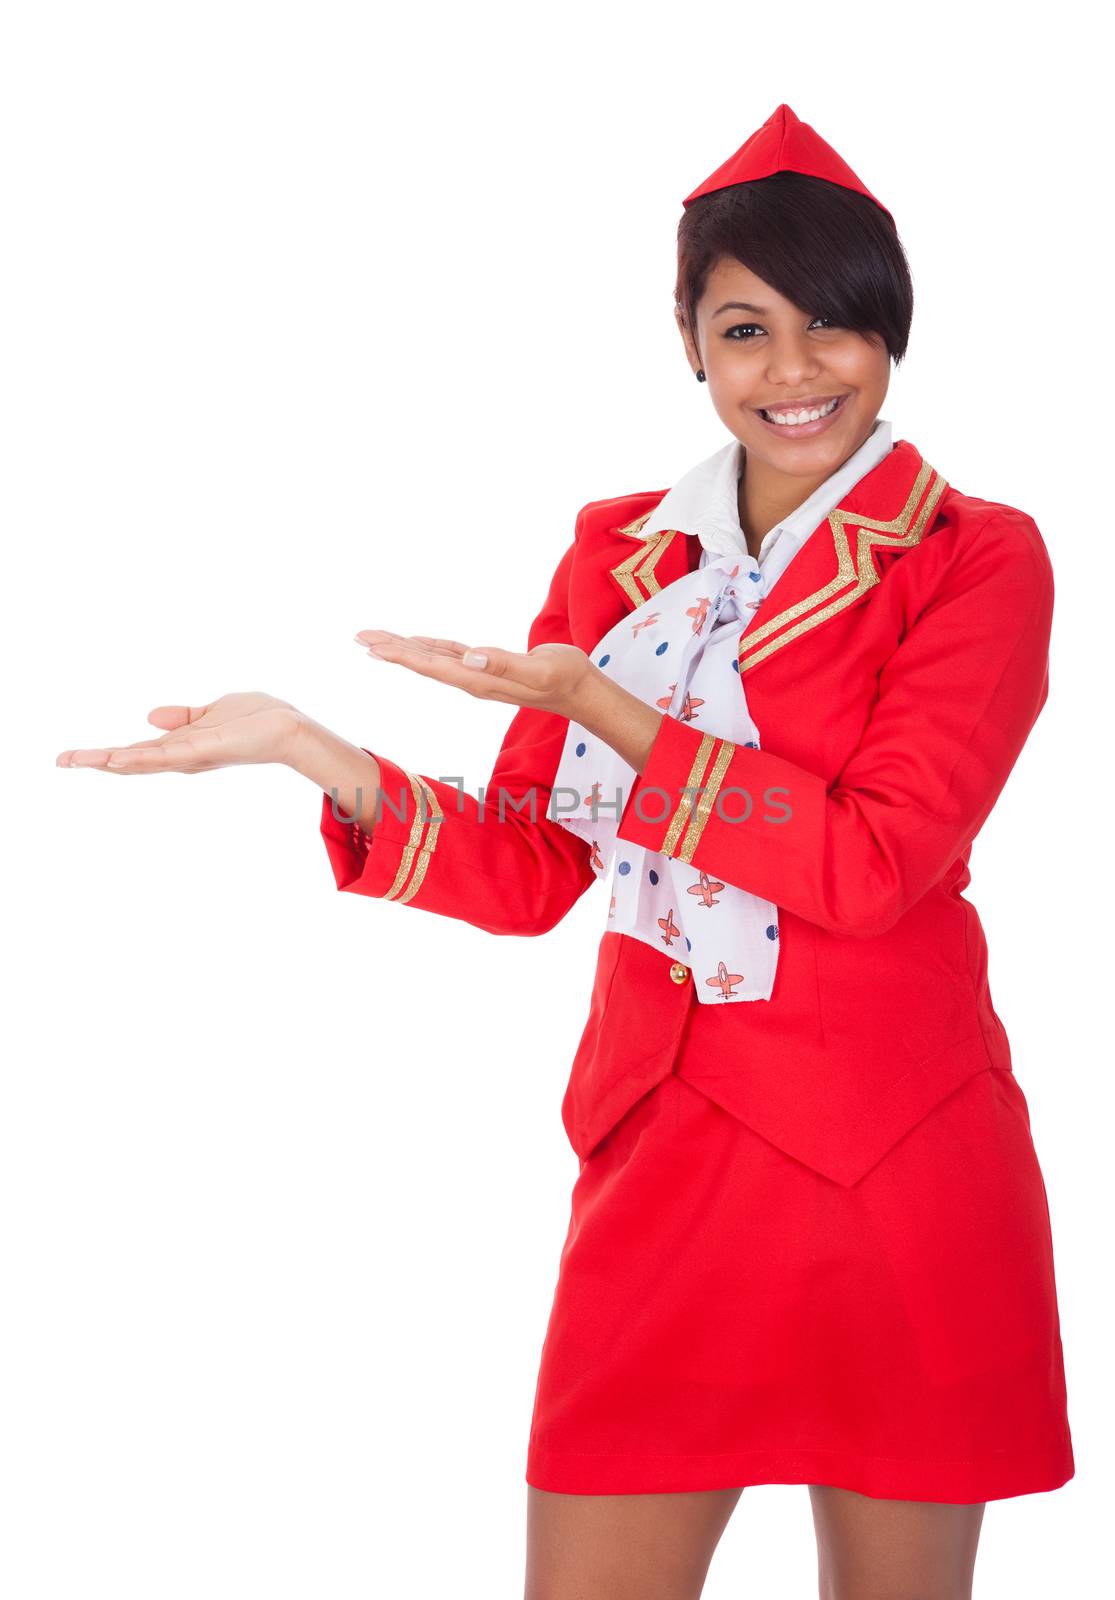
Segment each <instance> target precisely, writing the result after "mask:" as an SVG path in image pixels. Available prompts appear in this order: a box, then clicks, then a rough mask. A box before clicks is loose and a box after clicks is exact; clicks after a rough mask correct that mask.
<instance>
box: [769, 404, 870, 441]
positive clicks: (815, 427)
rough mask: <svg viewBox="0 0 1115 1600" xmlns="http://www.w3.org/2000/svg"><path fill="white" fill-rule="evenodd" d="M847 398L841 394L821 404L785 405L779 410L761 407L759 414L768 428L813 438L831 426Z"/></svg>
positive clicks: (795, 437) (793, 437) (794, 435)
mask: <svg viewBox="0 0 1115 1600" xmlns="http://www.w3.org/2000/svg"><path fill="white" fill-rule="evenodd" d="M847 399H848V396H847V395H846V394H841V395H836V396H835V397H834V398H833V399H831V400H826V401H823V402H822V403H821V404H820V405H813V406H799V407H796V408H795V407H783V408H780V409H779V410H777V411H768V410H764V409H763V408H761V407H760V409H759V412H758V415H759V416H760V417H761V418H762V420H763V421H764V422H765V423H766V425H767V427H768V428H772V429H777V431H778V432H779V433H782V434H785V435H787V436H788V437H789V438H792V439H802V438H812V437H813V435H814V434H817V433H821V432H823V430H824V429H825V428H826V427H828V426H829V424H830V421H831V419H832V418H833V417H834V416H835V415H836V413H837V412H838V411H839V410H840V408H841V407H842V406H843V405H844V403H845V401H846V400H847Z"/></svg>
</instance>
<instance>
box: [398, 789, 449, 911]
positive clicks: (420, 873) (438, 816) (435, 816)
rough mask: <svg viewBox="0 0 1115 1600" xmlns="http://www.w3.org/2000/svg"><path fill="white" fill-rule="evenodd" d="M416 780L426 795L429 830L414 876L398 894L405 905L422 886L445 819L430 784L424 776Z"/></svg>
mask: <svg viewBox="0 0 1115 1600" xmlns="http://www.w3.org/2000/svg"><path fill="white" fill-rule="evenodd" d="M418 782H419V783H420V784H421V785H422V793H423V794H424V795H425V796H426V805H427V808H428V812H429V817H430V831H429V833H428V834H427V835H426V839H425V843H424V844H423V845H422V846H421V848H420V849H419V851H418V864H417V866H416V867H415V869H414V876H413V877H412V878H411V880H410V884H409V886H408V887H407V889H406V892H405V893H404V894H401V895H400V896H399V904H400V905H405V903H406V902H407V901H408V900H411V899H413V898H414V896H415V895H416V894H417V893H418V891H419V889H420V888H421V887H422V879H423V878H424V877H425V876H426V868H427V867H428V866H429V865H430V857H431V856H432V855H433V853H434V851H435V850H436V849H437V836H438V829H439V828H440V827H441V825H442V823H443V822H444V820H445V816H444V813H443V812H442V809H441V807H440V806H439V805H438V803H437V795H436V794H435V793H434V791H433V790H432V789H431V788H430V785H429V784H428V783H427V782H426V780H425V778H419V780H418Z"/></svg>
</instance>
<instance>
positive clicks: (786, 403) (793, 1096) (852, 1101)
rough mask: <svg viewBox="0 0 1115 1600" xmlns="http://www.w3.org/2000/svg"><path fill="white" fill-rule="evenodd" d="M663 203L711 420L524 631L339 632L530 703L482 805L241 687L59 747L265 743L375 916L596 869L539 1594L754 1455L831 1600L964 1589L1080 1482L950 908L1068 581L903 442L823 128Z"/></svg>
mask: <svg viewBox="0 0 1115 1600" xmlns="http://www.w3.org/2000/svg"><path fill="white" fill-rule="evenodd" d="M683 208H684V214H683V216H682V219H681V223H680V226H679V230H678V275H677V285H676V303H675V318H676V322H677V327H678V330H679V333H680V335H681V339H682V343H683V347H684V351H685V357H686V359H687V361H688V363H689V367H690V369H691V370H692V372H694V373H695V374H696V376H697V378H698V380H700V381H705V382H707V384H708V391H709V395H710V398H711V400H712V404H713V408H714V411H715V413H716V415H717V417H718V418H719V420H720V422H721V423H722V424H723V426H724V428H725V429H726V431H727V434H728V436H729V437H728V439H727V441H726V442H724V443H723V444H722V445H721V446H720V447H719V448H718V449H717V450H716V451H715V452H714V453H712V454H711V455H709V456H708V457H707V458H706V459H705V460H702V461H700V462H698V463H696V464H695V465H694V466H693V467H691V468H690V469H689V470H688V471H687V472H685V473H684V474H683V475H682V476H681V477H680V478H679V479H678V481H677V482H675V483H674V484H673V485H672V487H670V488H668V489H665V490H657V491H653V492H649V493H635V494H619V495H617V496H614V497H610V498H607V499H603V500H597V501H591V502H589V503H588V504H586V505H585V506H583V507H582V509H581V511H580V512H579V514H578V516H577V519H576V525H575V527H574V530H573V537H572V541H571V542H570V544H569V545H568V548H567V549H566V550H565V551H564V553H563V554H562V555H561V557H560V559H559V560H558V561H557V564H556V567H555V570H554V574H553V577H552V580H551V582H550V586H549V589H548V592H547V594H546V596H545V598H544V600H543V602H542V605H541V608H540V610H539V611H538V613H537V615H536V616H535V618H534V621H533V622H532V624H531V626H530V628H529V631H528V633H527V639H526V649H525V650H512V649H508V648H506V647H504V646H499V645H496V644H488V643H483V642H481V643H479V644H475V643H474V644H466V643H464V642H462V641H461V640H459V639H447V638H437V637H433V636H427V635H411V636H404V635H400V634H396V633H392V632H390V631H389V630H386V629H382V628H369V629H365V630H362V631H361V632H360V633H358V634H357V636H356V642H357V643H358V644H360V645H361V646H363V647H364V648H365V650H366V651H367V653H368V655H369V657H370V658H374V659H376V660H378V661H380V662H383V663H386V664H388V666H389V667H395V668H398V669H401V670H402V671H404V672H412V673H414V674H416V675H418V676H422V677H427V678H433V679H435V680H437V681H439V682H441V683H442V684H444V685H445V686H446V688H447V690H449V691H451V692H452V691H455V692H457V693H459V694H465V695H468V696H471V697H473V698H479V699H488V700H493V701H496V702H500V703H503V704H507V705H509V706H512V707H514V708H515V710H514V715H513V717H512V719H511V722H510V725H509V727H508V729H507V732H506V735H505V737H504V739H503V742H502V745H501V747H500V750H499V753H498V756H497V759H496V762H495V766H494V769H493V771H492V773H491V776H490V778H489V780H488V782H487V784H486V785H485V786H484V791H483V793H484V795H485V799H484V800H481V799H480V798H479V796H473V795H472V794H469V793H467V792H462V791H461V790H460V789H459V788H458V787H457V786H456V785H455V784H453V783H450V782H448V781H446V780H443V779H438V778H433V777H430V776H428V775H427V774H425V773H418V772H409V771H406V770H404V769H403V768H401V767H399V766H398V764H397V763H395V762H394V761H392V760H391V759H390V757H389V756H387V755H385V754H381V753H379V752H375V751H372V750H370V749H368V748H366V747H363V746H358V745H354V744H351V743H349V742H348V741H347V740H345V739H342V738H341V737H340V736H338V735H337V734H334V733H332V732H330V731H329V730H328V729H326V728H323V727H322V726H321V725H320V724H318V723H316V722H314V721H313V720H312V719H311V718H309V717H307V716H306V715H305V714H304V713H302V712H301V711H299V710H298V709H297V708H296V707H294V706H292V705H290V704H289V703H288V702H286V701H282V700H277V699H275V698H274V697H273V696H270V695H266V694H263V693H251V694H234V695H227V696H224V697H222V698H221V699H220V700H217V701H215V702H213V703H212V704H211V705H207V706H193V707H188V706H163V707H159V708H157V709H156V710H155V711H153V712H152V713H151V714H150V718H149V720H150V721H151V722H153V723H154V724H155V726H157V727H159V728H162V729H163V730H164V732H163V733H162V735H161V736H160V737H158V738H154V739H148V740H142V741H139V742H138V743H137V744H134V745H130V746H124V747H117V748H115V749H101V750H85V751H72V750H71V751H65V752H63V753H62V755H60V756H59V758H58V759H59V764H61V765H70V766H91V767H97V768H102V769H104V770H106V771H109V770H111V771H114V772H117V773H122V774H142V773H151V772H162V771H182V772H200V771H207V770H210V769H212V768H214V767H218V766H223V765H229V764H232V763H237V762H255V763H265V762H274V763H282V764H285V765H288V766H291V767H293V768H294V769H295V770H297V771H299V772H300V773H302V774H303V775H304V776H305V777H307V778H308V779H309V780H310V781H311V782H312V783H313V784H314V785H315V786H316V787H317V789H318V790H319V792H320V801H321V811H320V820H319V824H318V826H319V829H320V834H321V837H322V839H323V841H324V846H325V850H326V852H327V856H328V860H329V864H330V867H331V869H332V873H333V877H334V881H335V883H336V886H337V888H338V889H339V890H342V891H344V892H346V893H352V894H358V895H361V896H364V897H366V898H367V899H368V900H371V901H379V902H394V905H393V907H392V909H391V911H390V912H383V915H395V914H397V913H396V911H395V909H394V907H395V906H400V907H406V908H407V909H408V910H409V911H414V910H417V911H420V912H431V913H434V914H437V915H440V916H444V917H449V918H457V919H459V920H462V921H466V922H468V923H470V924H472V925H473V926H476V927H479V928H482V929H485V930H486V931H488V932H491V933H494V934H500V935H508V934H512V935H526V936H537V935H540V934H544V933H546V932H547V931H548V930H549V929H551V928H552V927H553V926H554V925H555V924H556V923H557V922H558V921H559V920H560V919H561V918H562V917H563V916H565V915H566V913H567V912H568V911H569V910H570V908H571V907H572V906H573V905H574V904H575V903H576V902H577V900H578V899H579V897H580V896H581V895H582V894H584V893H585V892H586V891H587V890H588V889H589V888H590V887H591V886H592V885H593V884H594V883H595V882H596V881H597V880H598V879H604V880H606V881H607V884H608V889H607V892H606V896H605V897H603V898H602V905H601V910H602V912H603V913H604V915H603V916H602V921H603V924H604V927H603V932H602V937H601V941H600V949H599V956H598V961H597V967H596V974H595V979H594V984H593V989H592V994H591V997H590V1002H589V1008H588V1016H587V1018H586V1022H585V1027H584V1032H583V1035H582V1038H581V1042H580V1044H579V1046H578V1049H577V1053H576V1056H575V1058H574V1061H573V1063H572V1068H571V1072H570V1076H569V1082H568V1087H567V1089H566V1092H565V1097H564V1100H563V1102H562V1118H563V1122H564V1126H565V1128H566V1131H567V1133H568V1136H569V1140H570V1143H571V1145H572V1147H573V1149H574V1151H575V1152H576V1155H577V1157H578V1161H579V1174H578V1178H577V1180H576V1183H575V1185H574V1188H573V1194H572V1197H571V1205H570V1218H569V1230H568V1235H567V1238H566V1241H565V1244H564V1247H563V1249H562V1252H561V1259H560V1263H559V1270H558V1276H557V1284H556V1288H555V1293H554V1300H553V1306H552V1309H551V1313H550V1319H549V1323H548V1326H547V1330H546V1335H545V1339H544V1341H543V1346H542V1356H541V1362H540V1368H539V1374H538V1382H537V1386H536V1390H535V1396H534V1407H533V1413H532V1417H531V1425H530V1432H529V1439H528V1441H527V1451H526V1463H525V1466H526V1472H525V1475H526V1481H527V1485H528V1489H529V1492H528V1550H527V1584H526V1600H572V1597H573V1596H575V1595H576V1596H580V1595H585V1594H594V1595H607V1596H608V1597H609V1600H635V1597H638V1600H693V1597H695V1596H697V1595H699V1594H700V1592H701V1588H702V1586H703V1583H704V1579H705V1574H706V1572H707V1569H708V1566H709V1562H710V1560H711V1558H712V1554H713V1551H714V1549H715V1547H716V1543H717V1540H718V1539H719V1537H720V1535H721V1533H722V1531H723V1529H724V1526H725V1524H726V1523H727V1520H728V1518H729V1517H730V1515H731V1513H732V1509H733V1507H734V1506H735V1504H736V1501H737V1500H738V1497H739V1494H740V1492H741V1490H742V1489H743V1488H744V1487H745V1486H746V1485H749V1484H765V1483H793V1484H800V1485H808V1487H809V1492H810V1498H811V1505H812V1510H813V1516H814V1525H815V1531H816V1537H817V1548H818V1558H819V1560H818V1565H819V1573H820V1580H821V1592H822V1594H823V1596H824V1597H825V1600H851V1597H853V1596H854V1597H859V1596H862V1595H866V1594H880V1595H881V1594H886V1595H888V1596H893V1597H897V1596H898V1595H912V1594H915V1593H916V1594H933V1595H934V1596H939V1597H940V1600H945V1597H946V1596H947V1597H948V1600H960V1597H966V1596H968V1595H970V1593H971V1582H972V1571H973V1566H974V1562H975V1556H976V1547H977V1542H978V1537H979V1531H980V1526H981V1520H982V1517H983V1512H984V1506H985V1504H986V1502H987V1501H988V1500H994V1499H1002V1498H1006V1497H1008V1496H1014V1495H1023V1494H1033V1493H1037V1492H1041V1491H1045V1490H1051V1489H1055V1488H1057V1487H1059V1486H1060V1485H1061V1484H1063V1483H1065V1482H1066V1481H1067V1480H1068V1479H1069V1478H1071V1477H1072V1475H1073V1472H1074V1461H1073V1452H1072V1441H1071V1437H1070V1432H1069V1425H1068V1416H1067V1404H1066V1391H1065V1379H1064V1368H1063V1359H1062V1350H1061V1340H1060V1324H1059V1318H1058V1307H1057V1295H1056V1282H1055V1274H1054V1266H1053V1250H1052V1238H1051V1233H1050V1227H1049V1212H1048V1207H1047V1203H1046V1198H1045V1189H1044V1183H1043V1179H1042V1174H1041V1170H1040V1167H1039V1165H1038V1161H1037V1156H1036V1152H1035V1149H1034V1145H1033V1142H1032V1140H1031V1137H1030V1120H1029V1110H1028V1107H1027V1104H1026V1100H1025V1097H1024V1095H1023V1093H1022V1090H1021V1088H1020V1087H1019V1085H1018V1084H1017V1082H1016V1081H1015V1078H1014V1075H1013V1070H1012V1063H1011V1055H1010V1047H1009V1044H1008V1041H1007V1036H1006V1032H1005V1030H1004V1028H1003V1025H1002V1023H1001V1021H1000V1019H999V1017H998V1016H997V1014H996V1012H995V1009H994V1006H993V1004H992V1000H991V993H990V989H989V986H988V976H987V973H988V952H987V948H986V942H985V939H984V934H983V929H982V926H981V923H980V919H979V916H978V914H977V912H976V910H975V907H974V906H973V905H972V904H971V903H970V901H968V900H967V899H966V898H965V896H964V894H963V891H964V889H965V888H966V887H967V885H968V883H969V881H970V874H969V870H968V869H969V858H970V852H971V847H972V842H973V840H974V839H975V837H976V836H977V834H978V833H979V831H980V829H981V827H982V826H983V824H984V822H985V821H986V819H987V817H988V816H989V814H990V813H991V811H992V808H993V807H994V805H995V803H996V801H997V799H998V796H999V794H1000V793H1001V791H1002V789H1003V786H1004V785H1005V783H1006V782H1007V779H1008V777H1009V776H1010V773H1011V771H1012V769H1013V767H1014V764H1015V762H1016V760H1017V759H1018V756H1019V754H1020V752H1021V750H1022V748H1023V746H1024V745H1025V743H1026V740H1027V737H1028V735H1029V732H1030V730H1031V728H1032V727H1033V725H1034V722H1035V720H1036V718H1037V717H1038V715H1039V714H1040V712H1041V710H1042V708H1043V706H1044V704H1045V701H1046V697H1047V693H1048V651H1049V639H1050V630H1051V622H1052V611H1053V576H1052V568H1051V564H1050V560H1049V555H1048V552H1047V550H1046V547H1045V543H1044V540H1043V538H1042V535H1041V533H1040V531H1039V530H1038V527H1037V525H1036V524H1035V522H1034V521H1033V519H1032V518H1031V517H1030V516H1028V515H1027V513H1026V512H1024V511H1022V510H1019V509H1018V508H1016V507H1014V506H1010V505H1006V504H1003V503H1000V502H994V501H988V500H982V499H979V498H977V497H975V496H970V495H965V494H961V493H960V492H959V491H957V490H955V489H954V488H952V487H951V486H950V484H949V483H948V482H947V481H946V480H945V478H944V477H943V475H942V474H941V473H940V472H938V471H937V470H936V468H935V467H934V466H932V465H931V464H930V463H929V462H928V461H926V460H925V458H924V457H923V456H922V454H921V452H920V451H919V450H918V449H917V448H916V446H915V445H913V444H912V443H911V442H910V441H908V440H906V439H897V440H895V439H894V438H893V437H892V432H891V425H890V423H889V422H888V421H887V420H886V419H885V418H883V417H882V416H881V415H880V412H881V408H882V406H883V404H884V402H885V399H886V394H887V389H888V385H889V381H890V373H891V366H892V363H893V362H898V361H901V360H902V358H903V356H904V354H905V351H906V345H907V340H908V337H909V330H910V319H911V315H912V310H913V293H912V288H911V283H910V275H909V270H908V267H907V264H906V259H905V255H904V252H903V250H902V246H901V243H900V241H899V238H898V234H897V231H896V229H895V225H894V220H893V217H892V216H891V214H890V212H889V211H888V210H886V208H885V207H883V206H882V205H881V204H880V203H879V202H878V201H877V200H876V199H875V198H874V196H873V195H871V194H870V193H869V191H868V190H867V189H866V188H865V187H864V185H863V184H862V182H861V181H860V179H859V178H858V177H857V176H856V175H855V173H854V172H853V171H852V170H851V168H850V167H848V165H847V164H846V163H845V162H844V161H843V160H842V159H841V157H840V156H838V155H837V153H836V152H835V151H834V150H833V149H832V148H831V147H830V146H829V145H828V144H826V143H825V142H824V140H822V139H821V138H820V137H819V136H818V135H817V134H816V133H815V132H814V130H813V129H812V128H810V127H809V126H808V125H807V124H805V123H802V122H800V121H799V120H798V119H797V117H795V115H794V113H793V112H792V111H791V110H790V108H789V106H787V105H780V106H779V107H778V108H777V109H776V111H775V112H774V113H773V115H772V116H771V117H770V118H768V119H767V121H766V122H765V123H764V124H763V125H762V126H761V127H760V128H759V129H757V130H756V132H755V133H754V134H752V135H751V137H750V138H749V139H748V140H747V141H746V142H745V143H744V144H743V145H742V146H741V148H740V149H739V150H737V151H736V152H735V153H734V154H733V155H732V156H731V157H730V158H729V160H728V161H727V162H725V163H724V164H723V165H722V166H721V167H719V168H717V170H716V171H715V172H714V173H713V174H712V175H711V177H710V178H708V179H707V180H706V181H705V182H704V183H703V184H702V185H701V186H700V187H699V188H698V189H697V190H695V191H694V192H693V193H692V194H691V195H689V196H688V197H687V198H686V199H685V201H683ZM462 631H464V630H463V629H462ZM376 670H380V669H379V668H377V669H376ZM494 1136H495V1130H493V1137H494Z"/></svg>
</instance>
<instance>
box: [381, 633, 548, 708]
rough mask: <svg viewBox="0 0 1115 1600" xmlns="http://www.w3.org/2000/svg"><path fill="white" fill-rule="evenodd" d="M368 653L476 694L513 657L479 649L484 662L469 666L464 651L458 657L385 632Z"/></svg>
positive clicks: (484, 689)
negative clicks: (481, 664) (480, 664)
mask: <svg viewBox="0 0 1115 1600" xmlns="http://www.w3.org/2000/svg"><path fill="white" fill-rule="evenodd" d="M377 631H378V630H377ZM471 653H472V652H471V651H469V652H468V654H471ZM368 654H369V655H372V656H375V657H376V658H377V660H380V661H390V662H393V663H395V664H396V665H397V666H401V667H407V668H409V669H410V671H411V672H417V673H419V674H420V675H421V676H422V677H426V678H436V679H438V681H439V682H441V683H448V684H450V685H452V686H453V687H455V688H458V689H467V690H468V691H469V692H470V693H471V694H480V695H482V694H485V693H487V692H488V691H489V689H490V688H491V686H492V684H493V683H494V682H496V681H497V680H498V679H499V678H500V677H507V676H508V673H507V663H509V662H510V661H511V660H512V659H513V657H512V656H511V653H510V652H509V651H503V650H494V649H489V650H484V651H482V652H480V655H481V657H482V658H483V659H484V662H485V664H484V665H483V666H469V665H466V660H467V656H466V655H462V657H461V658H460V659H458V658H456V657H455V656H451V655H449V654H444V655H443V654H439V653H436V652H434V651H432V650H430V649H429V648H428V647H427V646H426V645H424V644H421V643H418V642H416V641H414V640H411V639H405V638H403V637H402V635H401V634H386V635H385V636H384V637H382V638H380V639H378V640H377V641H376V643H375V644H374V645H373V646H371V647H369V650H368ZM497 658H498V659H497ZM519 659H520V660H522V661H524V662H525V661H526V659H527V658H526V657H525V656H523V657H520V658H519ZM493 663H494V668H493Z"/></svg>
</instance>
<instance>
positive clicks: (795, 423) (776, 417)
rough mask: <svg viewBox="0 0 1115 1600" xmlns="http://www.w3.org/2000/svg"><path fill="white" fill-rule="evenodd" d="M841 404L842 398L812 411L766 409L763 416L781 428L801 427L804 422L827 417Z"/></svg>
mask: <svg viewBox="0 0 1115 1600" xmlns="http://www.w3.org/2000/svg"><path fill="white" fill-rule="evenodd" d="M839 404H840V399H839V397H837V399H835V400H830V401H829V403H828V405H827V406H816V407H814V409H813V410H812V411H779V412H774V411H764V412H763V416H764V417H766V419H767V421H768V422H773V423H776V424H777V425H778V427H780V428H799V427H800V426H801V424H802V423H803V422H817V421H819V419H820V418H821V417H827V416H828V415H829V413H830V412H831V411H835V410H836V408H837V406H838V405H839Z"/></svg>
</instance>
